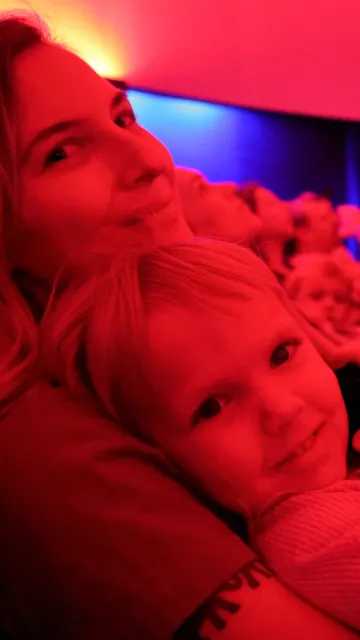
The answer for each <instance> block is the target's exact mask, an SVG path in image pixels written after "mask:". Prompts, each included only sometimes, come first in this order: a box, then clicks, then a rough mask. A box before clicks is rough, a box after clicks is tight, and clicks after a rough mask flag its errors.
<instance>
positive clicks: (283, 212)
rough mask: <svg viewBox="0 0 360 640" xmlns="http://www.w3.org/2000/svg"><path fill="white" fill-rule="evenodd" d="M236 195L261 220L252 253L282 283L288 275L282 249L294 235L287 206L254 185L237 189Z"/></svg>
mask: <svg viewBox="0 0 360 640" xmlns="http://www.w3.org/2000/svg"><path fill="white" fill-rule="evenodd" d="M239 194H240V195H241V196H242V197H243V199H244V200H245V202H247V204H248V206H249V207H250V208H251V209H252V211H254V212H255V213H256V215H257V216H258V218H259V219H260V221H261V234H260V237H259V239H258V242H257V244H256V250H257V252H259V254H260V255H261V257H262V258H263V259H264V260H265V262H266V264H267V265H268V266H269V267H270V269H271V271H272V272H273V273H274V274H275V275H276V277H277V278H278V280H279V281H280V282H281V283H282V282H284V279H285V278H286V276H287V274H288V272H289V269H288V265H287V264H286V247H287V245H288V243H289V241H291V239H292V238H293V235H294V233H293V225H292V218H291V213H290V208H289V205H288V203H286V202H284V201H282V200H280V198H278V196H276V195H275V193H273V192H272V191H270V190H269V189H266V188H265V187H263V186H261V185H260V184H258V183H256V182H254V183H249V184H244V185H242V186H240V187H239Z"/></svg>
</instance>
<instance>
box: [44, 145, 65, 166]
mask: <svg viewBox="0 0 360 640" xmlns="http://www.w3.org/2000/svg"><path fill="white" fill-rule="evenodd" d="M66 158H67V155H66V152H65V151H64V147H57V148H56V149H53V151H51V152H50V153H49V154H48V155H47V156H46V158H45V166H47V167H48V166H51V165H53V164H57V163H58V162H61V161H62V160H65V159H66Z"/></svg>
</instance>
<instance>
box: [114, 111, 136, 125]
mask: <svg viewBox="0 0 360 640" xmlns="http://www.w3.org/2000/svg"><path fill="white" fill-rule="evenodd" d="M115 122H116V124H118V125H119V127H121V128H122V129H127V127H131V125H132V124H134V123H135V122H136V118H135V113H134V112H133V110H132V109H131V108H130V109H127V111H123V112H122V113H119V115H118V116H117V117H116V119H115Z"/></svg>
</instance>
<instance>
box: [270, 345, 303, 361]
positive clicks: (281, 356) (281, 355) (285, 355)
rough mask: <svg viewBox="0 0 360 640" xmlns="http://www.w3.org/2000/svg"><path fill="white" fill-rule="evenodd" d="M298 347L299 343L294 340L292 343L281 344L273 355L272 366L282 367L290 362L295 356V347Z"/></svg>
mask: <svg viewBox="0 0 360 640" xmlns="http://www.w3.org/2000/svg"><path fill="white" fill-rule="evenodd" d="M298 345H299V342H298V341H297V340H296V341H295V340H293V341H291V342H283V343H282V344H280V345H279V346H278V347H277V348H276V349H275V350H274V351H273V352H272V354H271V360H270V363H271V366H272V367H281V365H282V364H285V363H286V362H288V361H289V360H290V358H291V357H292V356H293V352H294V349H295V347H296V346H298Z"/></svg>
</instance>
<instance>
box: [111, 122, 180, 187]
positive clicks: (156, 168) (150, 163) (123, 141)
mask: <svg viewBox="0 0 360 640" xmlns="http://www.w3.org/2000/svg"><path fill="white" fill-rule="evenodd" d="M147 136H148V134H146V138H145V136H144V137H142V136H141V135H139V136H138V135H134V134H133V133H131V132H129V131H127V130H119V133H118V134H117V135H116V136H114V140H113V141H112V154H111V161H112V163H113V166H114V168H115V169H116V171H117V181H118V185H119V186H120V187H121V188H122V189H124V190H132V189H137V188H139V187H141V186H146V185H149V184H151V183H152V182H153V181H154V180H155V179H156V178H158V177H159V176H161V175H165V176H166V177H167V179H168V180H169V181H170V182H172V183H173V182H174V180H175V174H174V166H173V163H172V159H171V156H170V154H169V153H168V152H167V150H166V149H165V147H163V146H162V144H161V143H160V142H158V141H157V140H155V139H152V137H151V136H150V135H149V136H148V137H149V139H148V137H147Z"/></svg>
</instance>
